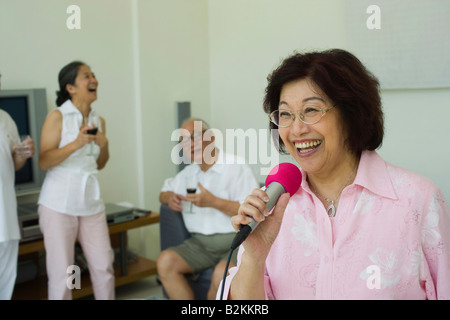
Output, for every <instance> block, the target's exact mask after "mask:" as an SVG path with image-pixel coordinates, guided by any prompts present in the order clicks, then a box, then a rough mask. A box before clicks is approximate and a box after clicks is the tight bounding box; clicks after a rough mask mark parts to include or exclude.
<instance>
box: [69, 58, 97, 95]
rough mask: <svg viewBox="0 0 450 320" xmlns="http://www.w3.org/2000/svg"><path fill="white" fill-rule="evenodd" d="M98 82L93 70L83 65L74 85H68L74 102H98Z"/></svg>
mask: <svg viewBox="0 0 450 320" xmlns="http://www.w3.org/2000/svg"><path fill="white" fill-rule="evenodd" d="M97 87H98V81H97V79H96V78H95V74H94V73H93V72H92V71H91V69H90V68H89V67H88V66H86V65H82V66H81V67H80V68H79V69H78V74H77V77H76V78H75V84H74V85H70V84H69V85H67V90H68V91H69V93H70V96H71V99H72V101H74V100H75V101H80V102H87V103H92V102H94V101H95V100H97Z"/></svg>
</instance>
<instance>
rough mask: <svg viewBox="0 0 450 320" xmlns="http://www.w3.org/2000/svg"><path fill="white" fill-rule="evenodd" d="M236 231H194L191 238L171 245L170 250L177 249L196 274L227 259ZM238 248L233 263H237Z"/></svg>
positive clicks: (232, 259)
mask: <svg viewBox="0 0 450 320" xmlns="http://www.w3.org/2000/svg"><path fill="white" fill-rule="evenodd" d="M235 235H236V233H217V234H212V235H204V234H200V233H193V234H192V235H191V237H190V238H189V239H186V240H185V241H184V242H183V243H182V244H180V245H178V246H175V247H170V248H168V249H169V250H172V251H175V252H176V253H178V255H180V256H181V257H182V258H183V259H184V261H186V262H187V264H188V265H189V266H190V267H191V268H192V270H194V273H193V275H194V278H196V277H195V275H198V274H199V273H200V272H201V271H203V270H206V269H209V268H211V267H214V266H216V265H217V264H218V263H219V262H220V261H222V260H225V261H226V260H227V259H228V256H229V254H230V247H231V243H232V241H233V239H234V236H235ZM237 252H238V249H236V250H234V252H233V255H232V257H231V263H233V264H234V265H236V263H237Z"/></svg>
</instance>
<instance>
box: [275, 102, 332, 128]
mask: <svg viewBox="0 0 450 320" xmlns="http://www.w3.org/2000/svg"><path fill="white" fill-rule="evenodd" d="M334 107H336V105H333V106H331V107H329V108H328V109H322V108H319V109H320V111H321V112H322V115H321V116H320V119H319V120H317V121H316V122H313V123H309V122H306V121H304V120H302V117H301V115H303V118H304V117H305V115H304V114H303V113H300V111H289V112H290V113H291V114H292V117H291V118H292V122H291V123H290V124H289V125H288V126H285V127H284V126H280V125H279V124H276V123H275V122H274V121H273V120H272V115H273V114H274V113H275V112H279V111H280V109H277V110H274V111H272V112H271V113H270V114H269V121H270V122H272V123H273V124H274V125H276V126H277V127H279V128H289V127H290V126H291V125H292V124H293V123H294V121H295V119H296V117H297V116H296V115H298V118H299V119H300V121H301V122H303V123H304V124H308V125H313V124H316V123H318V122H319V121H320V120H322V118H323V117H324V116H325V114H326V113H327V112H328V111H330V110H331V109H333V108H334ZM285 111H288V110H285Z"/></svg>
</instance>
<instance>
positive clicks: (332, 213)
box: [309, 166, 356, 218]
mask: <svg viewBox="0 0 450 320" xmlns="http://www.w3.org/2000/svg"><path fill="white" fill-rule="evenodd" d="M355 169H356V166H355V167H354V168H353V170H352V172H351V173H350V175H349V176H348V178H347V181H345V184H344V186H343V187H342V189H341V191H340V192H339V194H338V195H337V197H336V198H335V199H334V200H331V199H330V198H324V197H322V195H321V194H320V193H318V192H317V191H316V190H315V189H314V188H313V186H312V184H311V183H310V184H309V185H310V186H311V190H312V192H314V194H315V195H316V196H318V197H319V198H320V199H323V200H325V201H326V202H328V203H331V204H330V205H329V206H328V207H327V214H328V216H329V217H330V218H332V217H334V216H335V215H336V207H335V205H334V203H335V202H336V201H337V200H338V199H339V197H340V196H341V193H342V191H344V189H345V187H346V186H347V185H348V182H349V181H350V178H351V177H352V176H353V172H355Z"/></svg>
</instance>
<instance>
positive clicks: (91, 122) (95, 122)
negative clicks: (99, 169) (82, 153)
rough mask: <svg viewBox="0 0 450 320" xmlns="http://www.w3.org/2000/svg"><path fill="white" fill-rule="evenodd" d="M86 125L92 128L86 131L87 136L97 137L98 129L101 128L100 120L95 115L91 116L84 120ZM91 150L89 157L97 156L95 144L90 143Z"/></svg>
mask: <svg viewBox="0 0 450 320" xmlns="http://www.w3.org/2000/svg"><path fill="white" fill-rule="evenodd" d="M84 121H85V125H86V126H87V127H91V128H90V129H88V130H86V132H87V134H92V135H97V132H98V127H99V126H100V118H99V117H98V116H97V115H95V114H90V115H89V117H88V118H85V119H84ZM90 145H91V148H90V150H89V153H88V156H95V153H94V142H91V143H90Z"/></svg>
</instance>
